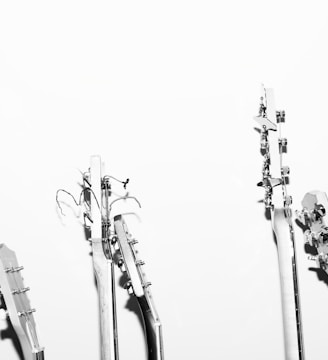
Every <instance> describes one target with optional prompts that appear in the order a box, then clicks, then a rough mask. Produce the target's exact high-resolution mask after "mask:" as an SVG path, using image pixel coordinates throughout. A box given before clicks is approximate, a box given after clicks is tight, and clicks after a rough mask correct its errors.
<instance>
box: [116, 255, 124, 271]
mask: <svg viewBox="0 0 328 360" xmlns="http://www.w3.org/2000/svg"><path fill="white" fill-rule="evenodd" d="M117 266H118V267H119V268H120V270H121V271H122V272H126V268H125V265H124V260H123V258H120V259H118V261H117Z"/></svg>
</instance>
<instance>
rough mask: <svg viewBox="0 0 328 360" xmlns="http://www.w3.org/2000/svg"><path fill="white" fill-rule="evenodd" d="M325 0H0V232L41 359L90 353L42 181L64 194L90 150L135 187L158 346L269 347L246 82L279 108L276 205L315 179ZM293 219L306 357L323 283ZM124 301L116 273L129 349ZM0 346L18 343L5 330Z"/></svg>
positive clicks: (88, 279)
mask: <svg viewBox="0 0 328 360" xmlns="http://www.w3.org/2000/svg"><path fill="white" fill-rule="evenodd" d="M325 5H326V2H325V1H312V2H311V4H310V3H309V2H308V1H286V0H284V1H253V0H250V1H241V0H236V1H221V2H218V1H182V0H175V1H165V2H155V1H128V0H125V1H116V2H113V1H82V0H80V1H74V0H65V1H63V0H57V1H56V2H55V1H52V2H50V1H35V0H31V1H11V2H9V1H1V2H0V117H1V139H0V156H1V178H0V192H1V194H0V199H1V233H2V236H1V242H4V243H6V244H7V245H8V246H9V247H10V248H12V249H14V250H15V251H16V253H17V256H18V259H19V261H20V263H21V264H23V265H24V266H25V270H24V273H23V274H24V277H25V283H26V285H27V286H30V287H31V291H30V293H29V297H30V299H31V303H32V305H33V307H36V308H37V313H36V319H37V322H38V326H39V332H40V335H41V336H40V337H41V341H42V344H43V345H44V346H45V347H46V359H47V360H51V359H58V358H60V359H80V360H84V359H85V360H89V359H99V337H98V304H97V292H96V288H95V285H94V280H93V270H92V263H91V257H90V256H89V251H90V247H89V243H88V242H87V241H85V239H84V235H83V229H82V226H81V224H80V220H79V219H78V218H77V217H76V216H75V215H74V212H73V211H72V210H70V208H69V207H67V206H66V207H65V206H64V212H65V214H66V216H65V217H62V216H60V214H59V213H58V210H57V209H56V202H55V193H56V190H57V189H58V188H65V189H67V190H69V191H71V192H73V193H74V194H76V195H78V193H79V190H80V188H79V185H78V182H79V181H80V179H81V177H80V173H79V171H80V170H81V171H85V170H87V168H88V166H89V157H90V155H92V154H101V155H102V159H103V161H104V162H105V163H106V168H107V171H108V173H110V174H111V175H114V176H116V177H119V178H126V177H129V178H130V179H131V183H130V186H129V191H130V193H131V194H133V195H135V196H137V197H138V199H139V200H140V202H141V203H142V209H141V210H140V211H138V214H139V215H140V217H141V219H142V222H141V223H137V224H136V225H135V229H136V230H135V231H136V233H137V235H138V238H139V241H140V245H139V250H140V254H141V256H142V258H143V259H144V260H145V261H146V266H145V271H146V273H147V275H148V277H149V279H150V280H151V281H152V283H153V286H152V292H153V295H154V299H155V302H156V307H157V309H158V312H159V314H160V317H161V320H162V323H163V332H164V345H165V356H166V359H190V360H192V359H208V360H211V359H240V358H241V357H243V358H247V359H254V360H257V359H258V360H262V359H266V360H277V359H283V337H282V319H281V310H280V295H279V281H278V268H277V258H276V249H275V245H274V242H273V239H272V234H271V227H270V223H269V222H268V221H266V220H265V219H264V210H263V204H261V203H258V200H260V199H261V198H262V196H263V191H262V189H258V188H256V183H257V182H258V181H259V180H260V177H261V174H260V173H261V166H262V157H261V155H260V153H259V135H258V133H256V132H255V131H254V129H253V127H254V126H255V122H254V121H253V120H252V117H253V115H256V114H257V110H258V100H259V99H258V98H259V88H260V84H261V83H262V82H263V83H264V84H265V85H266V86H267V87H273V88H274V89H275V94H276V103H277V107H278V108H281V109H285V110H286V116H287V123H286V125H285V126H284V135H285V136H286V137H287V138H288V140H289V154H288V165H290V167H291V185H290V192H291V194H292V195H293V197H294V208H300V202H301V199H302V197H303V195H304V193H305V192H306V191H309V190H312V189H322V190H328V189H327V184H328V171H327V165H326V161H325V158H326V138H327V133H326V130H327V121H328V119H327V112H326V102H327V97H328V90H327V86H326V84H327V80H328V71H327V66H328V65H327V64H328V52H327V30H328V22H327V11H326V9H325ZM115 186H117V191H120V188H119V186H118V185H115ZM62 200H64V201H65V202H67V203H69V204H71V205H72V206H73V204H72V202H70V200H69V198H67V197H65V196H63V198H62ZM125 206H126V207H125V211H137V208H136V206H135V204H133V202H129V203H127V204H126V205H125ZM73 209H74V207H73ZM74 211H75V212H76V213H78V211H79V210H78V209H74ZM295 231H296V241H297V247H298V265H299V276H300V288H301V301H302V312H303V320H304V338H305V350H306V357H307V359H311V360H318V359H322V358H323V357H324V356H325V354H326V326H325V324H326V321H327V319H328V307H327V304H328V287H327V285H326V284H325V282H323V281H319V280H318V278H317V275H316V273H315V272H313V271H309V270H308V268H309V267H311V266H314V264H312V263H310V262H309V261H308V260H307V259H306V254H305V253H304V250H303V236H302V232H301V230H300V229H298V228H296V229H295ZM127 300H128V296H127V294H126V291H125V290H124V289H122V288H118V310H119V338H120V354H121V359H122V360H125V359H131V358H133V359H145V358H146V357H145V350H144V344H143V337H142V332H141V329H140V325H139V323H138V320H137V316H136V315H135V314H134V313H133V312H130V311H129V310H127V309H125V305H126V302H127ZM0 325H1V328H2V329H3V328H5V327H6V322H5V321H1V322H0ZM0 357H1V358H2V359H6V360H17V359H18V355H17V353H16V352H15V350H14V347H13V345H12V342H11V340H6V339H3V340H0Z"/></svg>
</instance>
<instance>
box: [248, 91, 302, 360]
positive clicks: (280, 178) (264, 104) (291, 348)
mask: <svg viewBox="0 0 328 360" xmlns="http://www.w3.org/2000/svg"><path fill="white" fill-rule="evenodd" d="M254 119H255V120H256V122H257V123H258V124H259V125H260V133H261V154H262V155H263V158H264V162H263V167H262V181H261V182H259V183H258V186H261V187H263V188H264V190H265V195H264V204H265V208H266V211H267V212H268V213H269V215H270V218H271V224H272V229H273V232H274V234H275V238H276V241H277V251H278V262H279V273H280V288H281V301H282V310H283V324H284V342H285V359H286V360H304V346H303V332H302V321H301V310H300V299H299V297H300V294H299V288H298V278H297V266H296V249H295V239H294V229H293V224H292V210H291V208H290V206H291V204H292V197H291V196H290V195H288V192H287V185H288V183H289V172H290V170H289V167H288V166H284V165H283V154H284V153H286V152H287V139H286V138H283V137H282V136H281V124H282V123H284V122H285V112H284V111H276V109H275V105H274V96H273V90H272V89H265V88H263V90H262V96H261V102H260V109H259V114H258V116H255V117H254ZM277 132H278V136H277V138H276V139H275V141H273V142H269V133H274V134H277ZM272 150H273V151H272ZM272 174H274V175H275V177H274V176H273V175H272ZM276 187H277V188H278V187H279V189H280V190H281V191H278V190H277V191H274V188H276Z"/></svg>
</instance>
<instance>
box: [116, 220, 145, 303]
mask: <svg viewBox="0 0 328 360" xmlns="http://www.w3.org/2000/svg"><path fill="white" fill-rule="evenodd" d="M114 229H115V235H114V241H116V243H117V245H118V249H119V252H120V255H121V258H120V259H119V261H118V266H119V267H120V268H121V270H123V271H126V273H127V275H128V278H129V280H128V282H127V284H126V286H125V287H126V288H127V290H128V291H129V293H131V294H134V295H135V296H137V297H141V296H143V295H145V294H146V293H147V291H148V287H149V286H150V285H151V283H150V282H148V281H147V280H146V275H145V273H144V272H143V269H142V266H143V265H144V262H143V261H142V260H140V259H139V258H138V251H137V250H136V249H135V244H136V243H137V242H138V241H137V240H135V239H133V238H132V236H131V234H130V233H129V230H128V228H127V225H126V223H125V221H124V219H123V217H122V215H116V216H115V217H114Z"/></svg>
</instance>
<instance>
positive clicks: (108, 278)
mask: <svg viewBox="0 0 328 360" xmlns="http://www.w3.org/2000/svg"><path fill="white" fill-rule="evenodd" d="M91 241H92V253H93V267H94V272H95V276H96V281H97V289H98V299H99V315H100V343H101V360H118V358H119V355H118V337H117V321H116V302H115V276H114V264H113V262H112V261H111V260H108V259H107V258H106V257H105V256H104V250H103V244H102V239H91Z"/></svg>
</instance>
